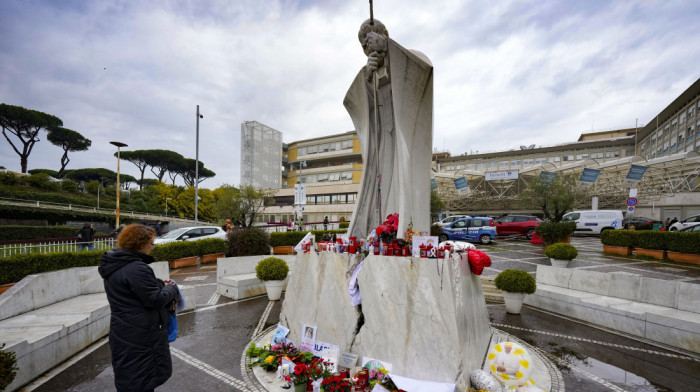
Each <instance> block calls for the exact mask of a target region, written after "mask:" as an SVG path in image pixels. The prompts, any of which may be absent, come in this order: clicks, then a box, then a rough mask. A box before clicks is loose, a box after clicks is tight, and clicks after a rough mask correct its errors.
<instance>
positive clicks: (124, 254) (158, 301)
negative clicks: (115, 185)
mask: <svg viewBox="0 0 700 392" xmlns="http://www.w3.org/2000/svg"><path fill="white" fill-rule="evenodd" d="M155 237H156V232H155V230H153V228H151V227H148V226H144V225H139V224H133V225H129V226H126V227H125V228H124V229H123V230H122V231H121V233H120V234H119V237H118V239H117V246H118V248H117V249H113V250H111V251H109V252H107V253H105V254H104V255H102V258H101V259H100V266H99V268H98V271H99V273H100V276H102V279H104V285H105V291H106V293H107V299H108V300H109V307H110V309H111V310H112V316H111V322H110V329H109V346H110V347H111V349H112V367H113V368H114V383H115V385H116V387H117V390H118V391H119V392H144V391H152V390H153V389H154V388H155V387H157V386H159V385H161V384H163V383H165V381H167V380H168V378H170V375H171V374H172V362H171V359H170V346H169V345H168V324H167V323H168V307H169V306H172V303H173V300H175V298H177V295H178V290H177V286H176V285H175V284H174V283H173V282H172V281H165V282H164V281H162V280H160V279H157V278H156V276H155V274H154V273H153V270H152V269H151V268H150V267H149V266H148V264H149V263H152V262H153V261H154V259H153V257H151V256H149V253H151V251H152V250H153V246H154V245H153V240H154V239H155Z"/></svg>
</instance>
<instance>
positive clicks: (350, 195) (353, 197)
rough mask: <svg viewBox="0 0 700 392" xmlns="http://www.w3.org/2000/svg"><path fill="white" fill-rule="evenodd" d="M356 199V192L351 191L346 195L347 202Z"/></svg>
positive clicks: (352, 201) (353, 201)
mask: <svg viewBox="0 0 700 392" xmlns="http://www.w3.org/2000/svg"><path fill="white" fill-rule="evenodd" d="M356 199H357V193H351V194H349V195H348V203H355V200H356Z"/></svg>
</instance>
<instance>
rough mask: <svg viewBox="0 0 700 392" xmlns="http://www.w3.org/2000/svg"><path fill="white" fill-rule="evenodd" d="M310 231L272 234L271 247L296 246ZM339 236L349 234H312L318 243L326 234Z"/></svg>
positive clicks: (334, 231)
mask: <svg viewBox="0 0 700 392" xmlns="http://www.w3.org/2000/svg"><path fill="white" fill-rule="evenodd" d="M306 233H308V231H282V232H278V233H270V246H295V245H296V244H298V243H299V241H301V240H302V239H303V238H304V236H305V235H306ZM326 233H327V234H328V235H333V234H336V235H339V234H345V233H347V230H313V231H311V234H313V235H314V237H316V242H319V241H321V240H322V238H323V235H324V234H326Z"/></svg>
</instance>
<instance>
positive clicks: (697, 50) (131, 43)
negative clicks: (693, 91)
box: [0, 0, 700, 188]
mask: <svg viewBox="0 0 700 392" xmlns="http://www.w3.org/2000/svg"><path fill="white" fill-rule="evenodd" d="M368 16H369V6H368V1H367V0H314V1H311V0H308V1H307V0H257V1H256V0H240V1H239V0H221V1H213V0H212V1H185V0H181V1H174V0H173V1H106V0H92V1H72V0H61V1H58V0H54V1H49V0H47V1H31V0H23V1H13V0H4V1H0V37H2V38H0V102H2V103H7V104H11V105H19V106H23V107H26V108H30V109H35V110H39V111H42V112H46V113H50V114H53V115H55V116H58V117H59V118H61V119H62V120H63V123H64V126H65V127H66V128H70V129H73V130H76V131H78V132H80V133H82V134H83V135H84V136H86V137H88V138H89V139H91V140H92V147H91V148H90V149H89V150H88V151H85V152H78V153H72V154H71V155H70V158H71V162H70V164H69V165H68V168H80V167H105V168H109V169H112V170H116V159H115V158H114V157H113V153H114V151H115V149H114V147H113V146H111V145H110V144H109V141H111V140H118V141H121V142H124V143H127V144H128V145H129V147H128V149H155V148H161V149H169V150H173V151H177V152H179V153H181V154H182V155H184V156H186V157H189V158H194V157H195V107H196V105H197V104H199V105H200V110H201V112H202V113H203V114H204V119H202V120H201V122H200V159H201V160H202V161H203V162H204V164H205V165H206V167H208V168H210V169H212V170H214V171H215V172H216V173H217V176H216V177H215V178H213V179H210V180H207V181H205V182H204V183H203V184H202V186H204V187H209V188H214V187H216V186H218V185H220V184H224V183H228V184H238V183H239V180H240V171H239V166H240V124H241V122H243V121H250V120H257V121H260V122H262V123H264V124H266V125H268V126H270V127H273V128H275V129H277V130H279V131H281V132H283V134H284V140H285V141H287V142H290V141H294V140H299V139H305V138H310V137H317V136H322V135H327V134H333V133H340V132H346V131H350V130H352V129H353V126H352V122H351V121H350V118H349V117H348V115H347V113H346V111H345V109H344V108H343V105H342V101H343V97H344V95H345V92H346V91H347V89H348V87H349V85H350V83H351V82H352V80H353V78H354V76H355V74H356V73H357V72H358V70H359V69H360V68H361V67H362V66H363V65H364V63H365V62H366V57H365V56H364V54H363V52H362V49H361V47H360V44H359V43H358V41H357V31H358V28H359V26H360V24H361V23H362V21H364V20H365V19H367V18H368ZM375 16H376V17H377V19H380V20H381V21H382V22H384V23H385V25H386V26H387V28H388V29H389V34H390V36H391V37H392V38H393V39H394V40H396V41H397V42H399V43H400V44H401V45H403V46H404V47H407V48H409V49H418V50H420V51H422V52H423V53H425V54H426V55H428V57H430V59H431V60H432V62H433V65H434V67H435V76H434V78H435V87H434V89H435V90H434V97H435V98H434V103H435V114H434V119H435V128H434V139H433V146H434V147H435V148H438V149H440V150H442V149H447V150H449V151H450V152H451V153H452V154H453V155H457V154H462V153H465V152H470V151H472V152H476V151H479V152H491V151H499V150H504V149H511V148H518V146H519V145H521V144H537V145H538V146H539V145H552V144H557V143H563V142H569V141H575V140H576V139H578V137H579V135H580V134H581V133H582V132H590V131H591V130H607V129H615V128H625V127H633V126H634V124H635V119H639V123H640V125H643V124H645V123H646V122H648V121H651V120H652V118H653V117H654V116H655V115H656V114H657V113H658V112H659V111H660V110H661V109H663V108H664V107H665V106H666V105H668V104H669V103H670V102H671V101H672V100H673V99H674V98H675V97H677V96H678V94H680V93H681V92H682V91H683V90H685V89H686V88H687V87H688V86H689V85H690V84H691V83H693V82H694V81H696V80H697V79H698V78H699V77H700V66H698V64H700V44H698V42H700V23H698V22H697V21H698V19H699V18H700V2H695V1H674V0H659V1H644V0H640V1H627V0H621V1H603V0H587V1H563V0H560V1H509V0H499V1H475V0H472V1H457V0H455V1H448V0H444V1H425V0H375ZM61 154H62V150H61V149H60V148H58V147H56V146H53V145H51V144H50V143H49V142H48V141H46V138H45V133H44V134H43V135H42V140H41V141H40V142H39V143H37V145H36V146H35V149H34V152H33V153H32V154H31V155H30V157H29V168H30V169H32V168H53V169H57V168H58V167H60V165H59V161H60V157H61ZM0 165H2V166H5V167H7V168H8V169H11V170H19V168H20V165H19V157H18V156H17V155H16V154H15V153H14V151H12V149H11V147H10V145H9V143H7V141H6V140H4V138H2V139H0ZM122 170H123V172H126V173H130V174H132V175H136V168H135V166H134V165H132V164H130V163H125V164H124V165H122ZM151 177H152V176H151Z"/></svg>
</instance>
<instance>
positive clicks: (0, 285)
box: [0, 283, 15, 294]
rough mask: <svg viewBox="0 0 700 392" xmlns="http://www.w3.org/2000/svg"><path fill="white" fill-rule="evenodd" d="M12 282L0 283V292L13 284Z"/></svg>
mask: <svg viewBox="0 0 700 392" xmlns="http://www.w3.org/2000/svg"><path fill="white" fill-rule="evenodd" d="M14 285H15V284H14V283H7V284H0V294H2V293H4V292H5V291H7V290H9V289H10V288H11V287H12V286H14Z"/></svg>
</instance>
